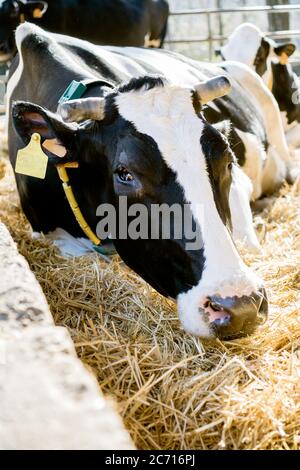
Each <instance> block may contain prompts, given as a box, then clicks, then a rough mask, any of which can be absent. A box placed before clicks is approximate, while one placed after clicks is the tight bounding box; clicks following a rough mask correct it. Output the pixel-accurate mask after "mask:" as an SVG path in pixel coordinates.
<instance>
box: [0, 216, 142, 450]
mask: <svg viewBox="0 0 300 470" xmlns="http://www.w3.org/2000/svg"><path fill="white" fill-rule="evenodd" d="M0 449H134V446H133V444H132V441H131V439H130V437H129V434H128V433H127V431H126V430H125V429H124V426H123V423H122V420H121V418H120V417H119V416H118V414H117V413H116V411H115V410H114V408H113V406H112V404H111V403H110V402H109V401H108V400H106V399H104V397H103V396H102V394H101V391H100V390H99V387H98V384H97V382H96V380H95V379H94V377H93V376H92V375H91V374H90V373H89V372H88V371H87V370H86V369H85V368H84V366H83V365H82V363H81V362H80V360H79V359H78V358H77V357H76V354H75V350H74V346H73V343H72V340H71V338H70V336H69V334H68V332H67V330H66V329H65V328H61V327H56V326H55V325H54V323H53V320H52V317H51V314H50V311H49V308H48V305H47V302H46V300H45V298H44V295H43V293H42V290H41V288H40V286H39V284H38V282H37V281H36V279H35V277H34V275H33V274H32V272H31V271H30V269H29V266H28V264H27V262H26V261H25V259H24V258H23V257H22V256H21V255H19V253H18V251H17V249H16V246H15V244H14V242H13V241H12V239H11V237H10V235H9V233H8V231H7V229H6V228H5V227H4V226H3V224H0Z"/></svg>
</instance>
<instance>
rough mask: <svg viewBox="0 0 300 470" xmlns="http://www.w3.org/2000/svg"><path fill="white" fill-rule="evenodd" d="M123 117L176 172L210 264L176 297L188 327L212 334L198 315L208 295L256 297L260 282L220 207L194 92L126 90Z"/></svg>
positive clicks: (173, 88) (119, 102) (119, 98)
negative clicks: (149, 139) (151, 141)
mask: <svg viewBox="0 0 300 470" xmlns="http://www.w3.org/2000/svg"><path fill="white" fill-rule="evenodd" d="M116 103H117V106H118V109H119V113H120V114H121V116H122V117H123V118H124V119H126V120H128V121H130V122H132V123H133V124H134V126H135V127H136V129H137V130H138V131H139V132H140V133H142V134H147V135H148V136H150V137H152V138H153V139H154V141H155V142H156V143H157V145H158V148H159V150H160V152H161V154H162V157H163V158H164V160H165V162H166V164H167V165H168V166H169V167H170V168H171V169H172V170H173V171H174V172H175V174H176V176H177V180H178V182H179V184H180V185H181V186H182V188H183V190H184V194H185V198H186V200H187V201H189V202H190V203H191V210H192V213H193V216H194V218H195V220H197V221H198V222H199V225H200V227H201V232H202V238H203V242H204V255H205V259H206V262H205V267H204V271H203V274H202V278H201V280H200V282H199V283H198V285H197V286H195V287H193V288H192V289H190V290H189V291H188V292H186V293H183V294H180V295H179V297H178V299H177V301H178V307H179V316H180V319H181V322H182V324H183V326H184V328H185V329H186V330H187V331H189V332H191V333H193V334H196V335H200V336H203V337H205V336H210V330H209V327H208V325H207V323H206V321H205V319H204V316H203V315H201V310H200V313H199V308H200V309H201V308H203V306H204V304H205V301H206V298H207V296H210V295H220V296H221V297H224V298H225V297H232V296H238V297H241V296H243V295H248V296H249V295H251V294H252V293H253V292H255V291H256V290H257V288H258V284H259V280H258V279H257V278H256V276H255V275H254V274H253V273H251V272H250V270H249V269H248V268H247V267H246V266H245V264H244V263H243V262H242V260H241V258H240V256H239V254H238V252H237V250H236V248H235V246H234V244H233V242H232V239H231V237H230V235H229V233H228V230H227V229H226V227H225V226H224V224H223V222H222V220H221V218H220V215H219V213H218V210H217V207H216V205H215V201H214V196H213V191H212V188H211V184H210V180H209V176H208V172H207V167H206V160H205V156H204V154H203V151H202V147H201V144H200V138H201V136H202V133H203V129H204V123H203V122H202V120H201V119H199V118H198V116H197V115H196V113H195V111H194V108H193V105H192V99H191V91H190V90H189V89H184V88H182V87H177V86H174V85H169V84H167V83H165V86H164V87H155V88H153V89H151V90H145V89H141V90H139V91H130V92H127V93H121V94H119V95H118V96H117V98H116Z"/></svg>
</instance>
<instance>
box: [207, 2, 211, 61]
mask: <svg viewBox="0 0 300 470" xmlns="http://www.w3.org/2000/svg"><path fill="white" fill-rule="evenodd" d="M206 17H207V29H208V38H207V39H208V57H209V60H212V58H213V32H212V27H211V17H210V12H209V11H208V12H207V14H206Z"/></svg>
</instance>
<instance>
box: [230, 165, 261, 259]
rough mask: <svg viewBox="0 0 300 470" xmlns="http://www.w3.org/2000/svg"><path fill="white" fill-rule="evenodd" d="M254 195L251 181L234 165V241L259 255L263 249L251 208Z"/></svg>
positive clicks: (231, 201) (231, 205) (231, 210)
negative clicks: (255, 228)
mask: <svg viewBox="0 0 300 470" xmlns="http://www.w3.org/2000/svg"><path fill="white" fill-rule="evenodd" d="M252 194H253V185H252V183H251V180H250V179H249V178H248V176H247V175H246V174H245V173H244V172H243V171H242V170H241V168H239V167H238V166H237V165H234V167H233V170H232V184H231V188H230V195H229V205H230V212H231V222H232V229H233V230H232V235H233V239H234V240H235V241H239V242H242V243H243V245H244V246H245V247H246V248H247V249H248V250H249V251H251V252H254V253H258V252H260V251H261V247H260V244H259V241H258V239H257V236H256V233H255V230H254V227H253V218H252V213H251V208H250V200H251V196H252Z"/></svg>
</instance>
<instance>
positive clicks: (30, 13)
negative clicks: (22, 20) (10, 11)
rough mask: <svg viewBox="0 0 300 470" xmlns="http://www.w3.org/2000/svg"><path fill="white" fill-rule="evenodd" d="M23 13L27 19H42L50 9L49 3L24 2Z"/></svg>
mask: <svg viewBox="0 0 300 470" xmlns="http://www.w3.org/2000/svg"><path fill="white" fill-rule="evenodd" d="M22 3H23V5H22V13H24V14H25V15H26V18H28V19H30V18H42V17H43V16H44V14H45V13H46V11H47V9H48V3H47V2H33V1H29V2H24V1H23V2H22Z"/></svg>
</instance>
